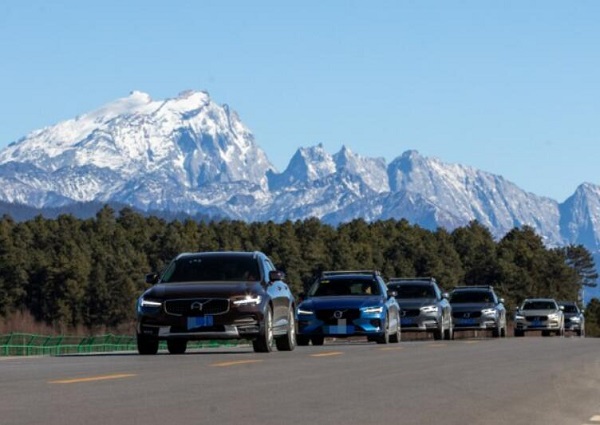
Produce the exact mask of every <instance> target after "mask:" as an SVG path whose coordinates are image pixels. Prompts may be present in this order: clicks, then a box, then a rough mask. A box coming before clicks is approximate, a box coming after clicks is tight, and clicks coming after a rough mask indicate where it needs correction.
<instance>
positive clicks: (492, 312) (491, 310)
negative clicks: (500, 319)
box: [481, 308, 497, 316]
mask: <svg viewBox="0 0 600 425" xmlns="http://www.w3.org/2000/svg"><path fill="white" fill-rule="evenodd" d="M496 313H497V311H496V309H494V308H484V309H483V310H481V314H483V315H484V316H495V315H496Z"/></svg>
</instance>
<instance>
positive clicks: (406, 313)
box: [400, 308, 421, 317]
mask: <svg viewBox="0 0 600 425" xmlns="http://www.w3.org/2000/svg"><path fill="white" fill-rule="evenodd" d="M420 313H421V310H418V309H414V308H412V309H409V308H407V309H402V311H401V313H400V315H401V316H402V317H417V316H418V315H419V314H420Z"/></svg>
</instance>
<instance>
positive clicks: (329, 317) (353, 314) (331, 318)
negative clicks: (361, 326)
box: [316, 308, 360, 325]
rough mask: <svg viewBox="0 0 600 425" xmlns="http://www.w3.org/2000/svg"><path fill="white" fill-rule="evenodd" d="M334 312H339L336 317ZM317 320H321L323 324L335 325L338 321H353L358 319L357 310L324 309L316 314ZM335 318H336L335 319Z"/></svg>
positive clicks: (358, 311) (358, 313) (358, 312)
mask: <svg viewBox="0 0 600 425" xmlns="http://www.w3.org/2000/svg"><path fill="white" fill-rule="evenodd" d="M336 312H341V315H340V313H338V314H337V315H336ZM316 316H317V319H319V320H322V321H323V322H325V324H334V325H337V323H338V320H354V319H358V318H359V317H360V310H358V309H343V308H340V309H325V310H318V311H317V312H316ZM336 316H337V317H336Z"/></svg>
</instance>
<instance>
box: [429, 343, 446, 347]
mask: <svg viewBox="0 0 600 425" xmlns="http://www.w3.org/2000/svg"><path fill="white" fill-rule="evenodd" d="M446 345H447V344H429V345H428V347H434V348H439V347H445V346H446Z"/></svg>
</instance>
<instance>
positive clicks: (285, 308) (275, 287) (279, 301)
mask: <svg viewBox="0 0 600 425" xmlns="http://www.w3.org/2000/svg"><path fill="white" fill-rule="evenodd" d="M262 263H263V265H262V267H263V268H264V273H265V282H266V289H267V293H268V294H269V297H270V298H271V301H272V303H273V325H274V326H275V327H281V326H287V322H288V313H289V308H290V300H291V292H290V289H289V287H288V286H287V284H286V283H285V282H284V281H283V280H281V279H278V280H274V281H272V282H270V281H269V275H270V272H271V271H276V269H275V266H274V265H273V263H272V262H271V260H269V259H268V258H265V259H264V261H262Z"/></svg>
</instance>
